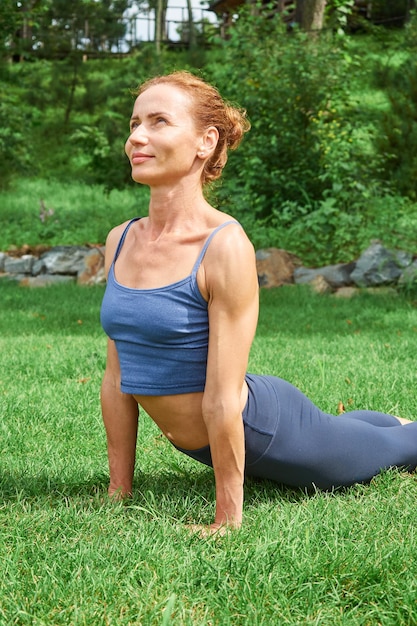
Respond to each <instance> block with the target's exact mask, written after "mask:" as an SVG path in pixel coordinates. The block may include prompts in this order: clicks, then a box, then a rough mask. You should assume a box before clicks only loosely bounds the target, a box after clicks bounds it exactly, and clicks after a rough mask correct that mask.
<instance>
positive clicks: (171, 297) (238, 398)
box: [101, 72, 417, 533]
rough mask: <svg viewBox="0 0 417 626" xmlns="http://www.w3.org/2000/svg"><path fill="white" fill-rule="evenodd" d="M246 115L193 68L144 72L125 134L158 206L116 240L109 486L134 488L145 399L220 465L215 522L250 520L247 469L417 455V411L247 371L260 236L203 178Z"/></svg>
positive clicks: (281, 478) (356, 470) (164, 423)
mask: <svg viewBox="0 0 417 626" xmlns="http://www.w3.org/2000/svg"><path fill="white" fill-rule="evenodd" d="M248 129H249V123H248V121H247V119H246V117H245V113H244V112H243V111H241V110H239V109H238V108H236V107H232V106H230V105H228V104H227V103H225V102H224V101H223V99H222V98H221V96H220V95H219V93H218V92H217V91H216V90H215V89H214V88H213V87H212V86H210V85H208V84H207V83H205V82H204V81H202V80H201V79H199V78H197V77H195V76H193V75H192V74H189V73H187V72H175V73H173V74H170V75H167V76H162V77H157V78H154V79H151V80H150V81H148V82H146V83H145V84H144V85H142V87H141V88H140V89H139V90H138V94H137V99H136V102H135V104H134V108H133V114H132V118H131V121H130V136H129V138H128V140H127V142H126V147H125V148H126V154H127V156H128V158H129V160H130V163H131V167H132V177H133V179H134V180H135V181H136V182H138V183H141V184H144V185H148V186H149V188H150V205H149V216H148V217H145V218H142V219H139V218H136V219H134V220H131V221H130V222H127V223H124V224H121V225H120V226H117V227H116V228H114V229H113V230H112V231H111V232H110V233H109V235H108V239H107V243H106V271H107V273H108V282H107V289H106V293H105V296H104V299H103V305H102V313H101V316H102V324H103V327H104V330H105V331H106V333H107V334H108V336H109V340H108V358H107V366H106V371H105V375H104V379H103V385H102V395H101V400H102V413H103V420H104V424H105V428H106V433H107V442H108V456H109V468H110V486H109V495H110V496H118V497H124V496H127V495H129V494H131V491H132V481H133V472H134V463H135V448H136V436H137V426H138V407H139V406H141V407H143V409H144V410H145V411H146V412H147V413H148V414H149V415H150V416H151V418H152V419H153V420H154V421H155V423H156V424H157V425H158V426H159V428H160V429H161V431H162V432H163V433H164V435H165V436H166V437H167V438H168V439H169V440H170V441H171V442H172V443H173V444H174V446H176V447H177V448H179V449H180V450H181V451H182V452H185V453H186V454H188V455H189V456H191V457H193V458H195V459H197V460H200V461H202V462H203V463H206V464H208V465H212V466H213V469H214V476H215V485H216V512H215V519H214V523H213V524H212V525H211V526H210V527H209V528H208V529H206V532H209V533H210V532H216V531H218V530H219V529H220V528H225V527H226V526H230V527H239V526H240V524H241V522H242V508H243V483H244V476H245V475H249V476H258V477H267V478H270V479H272V480H276V481H278V482H281V483H286V484H288V485H293V486H301V487H311V486H313V485H315V486H317V487H319V488H324V489H328V488H332V487H337V486H342V485H350V484H353V483H354V482H359V481H361V482H362V481H367V480H370V479H371V478H372V476H374V475H376V474H377V473H378V472H379V471H380V470H381V469H383V468H388V467H391V466H399V467H406V468H408V469H413V468H415V466H416V464H417V422H412V423H409V422H407V421H406V420H400V419H399V418H396V417H393V416H389V415H383V414H379V413H374V412H369V411H368V412H365V411H362V412H351V413H349V414H345V415H342V416H338V417H335V416H331V415H326V414H323V413H322V412H321V411H320V410H319V409H317V408H316V407H315V406H314V405H313V404H312V403H311V402H310V401H309V400H307V398H306V397H305V396H303V395H302V394H301V392H299V391H298V390H297V389H295V388H294V387H293V386H292V385H290V384H289V383H287V382H285V381H283V380H281V379H278V378H273V377H265V376H254V375H249V374H246V368H247V364H248V356H249V350H250V346H251V343H252V340H253V337H254V334H255V329H256V324H257V316H258V280H257V273H256V264H255V255H254V250H253V247H252V245H251V244H250V242H249V240H248V238H247V237H246V235H245V233H244V232H243V230H242V228H241V226H240V225H239V224H238V223H237V222H236V221H235V220H233V219H232V218H230V216H229V215H226V214H225V213H223V212H221V211H219V210H217V209H215V208H213V207H212V206H211V205H210V204H209V203H208V202H207V200H206V199H205V197H204V193H203V188H204V186H205V185H206V184H207V183H209V182H210V181H212V180H214V179H216V178H218V177H219V176H220V175H221V172H222V169H223V167H224V165H225V163H226V159H227V150H228V149H229V148H230V149H234V148H236V147H237V146H238V145H239V143H240V141H241V139H242V137H243V135H244V133H245V132H246V131H247V130H248Z"/></svg>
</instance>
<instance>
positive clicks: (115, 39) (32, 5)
mask: <svg viewBox="0 0 417 626" xmlns="http://www.w3.org/2000/svg"><path fill="white" fill-rule="evenodd" d="M3 2H4V3H5V7H4V8H3V9H0V40H1V38H3V39H4V38H5V35H7V40H6V41H7V44H8V45H7V47H6V49H5V51H9V52H10V51H11V52H12V54H13V55H15V56H19V57H21V58H22V57H24V58H26V59H30V58H31V57H33V56H34V55H36V56H40V57H45V58H55V57H58V58H63V57H66V56H67V55H68V54H71V53H74V52H76V51H84V52H91V51H95V52H102V51H107V50H111V49H112V48H113V47H115V46H116V47H117V46H118V44H119V42H120V40H121V39H122V38H123V36H124V34H125V31H126V25H125V23H124V21H123V14H124V12H125V11H126V9H127V8H128V7H129V5H130V4H131V2H130V0H100V1H99V2H97V1H96V0H71V2H67V0H22V1H21V2H10V0H3ZM3 2H2V6H3ZM3 15H5V18H6V19H4V18H3ZM2 18H3V19H4V22H5V23H6V26H5V24H3V19H2ZM9 20H10V22H9ZM8 22H9V23H10V24H14V29H13V30H12V29H11V28H10V27H7V23H8ZM0 52H1V49H0Z"/></svg>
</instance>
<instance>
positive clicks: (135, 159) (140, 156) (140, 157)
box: [131, 152, 153, 165]
mask: <svg viewBox="0 0 417 626" xmlns="http://www.w3.org/2000/svg"><path fill="white" fill-rule="evenodd" d="M152 158H153V157H152V156H151V155H150V154H145V153H144V152H134V153H133V154H132V156H131V162H132V164H133V165H138V164H139V163H145V162H146V161H149V160H150V159H152Z"/></svg>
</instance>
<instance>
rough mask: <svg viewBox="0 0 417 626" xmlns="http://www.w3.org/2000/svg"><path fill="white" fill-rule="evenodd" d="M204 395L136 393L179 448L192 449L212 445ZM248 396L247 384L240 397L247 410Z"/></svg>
mask: <svg viewBox="0 0 417 626" xmlns="http://www.w3.org/2000/svg"><path fill="white" fill-rule="evenodd" d="M203 395H204V394H203V392H198V393H186V394H177V395H165V396H148V395H140V394H137V395H136V394H135V395H134V397H135V400H136V401H137V403H138V404H139V405H140V406H141V407H142V408H143V410H144V411H146V413H147V414H148V415H149V416H150V417H151V419H152V420H153V421H154V422H155V424H156V425H157V426H158V428H160V430H161V431H162V432H163V433H164V435H165V436H166V437H167V439H169V441H170V442H171V443H173V444H174V445H175V446H176V447H179V448H185V449H189V450H193V449H197V448H201V447H203V446H206V445H208V443H209V440H208V433H207V428H206V425H205V423H204V419H203V412H202V403H203ZM247 397H248V388H247V385H246V382H244V383H243V386H242V390H241V394H240V405H241V410H242V411H243V409H244V407H245V405H246V402H247Z"/></svg>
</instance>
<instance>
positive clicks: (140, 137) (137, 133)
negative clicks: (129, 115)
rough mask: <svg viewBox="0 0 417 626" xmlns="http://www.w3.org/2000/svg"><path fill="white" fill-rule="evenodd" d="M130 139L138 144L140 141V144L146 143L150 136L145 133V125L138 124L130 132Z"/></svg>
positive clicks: (134, 143)
mask: <svg viewBox="0 0 417 626" xmlns="http://www.w3.org/2000/svg"><path fill="white" fill-rule="evenodd" d="M128 141H130V143H131V144H133V145H136V144H138V143H140V144H146V143H148V137H147V136H146V133H145V128H144V126H143V124H138V125H137V126H136V127H135V128H134V129H133V130H132V132H131V133H130V135H129V137H128Z"/></svg>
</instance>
